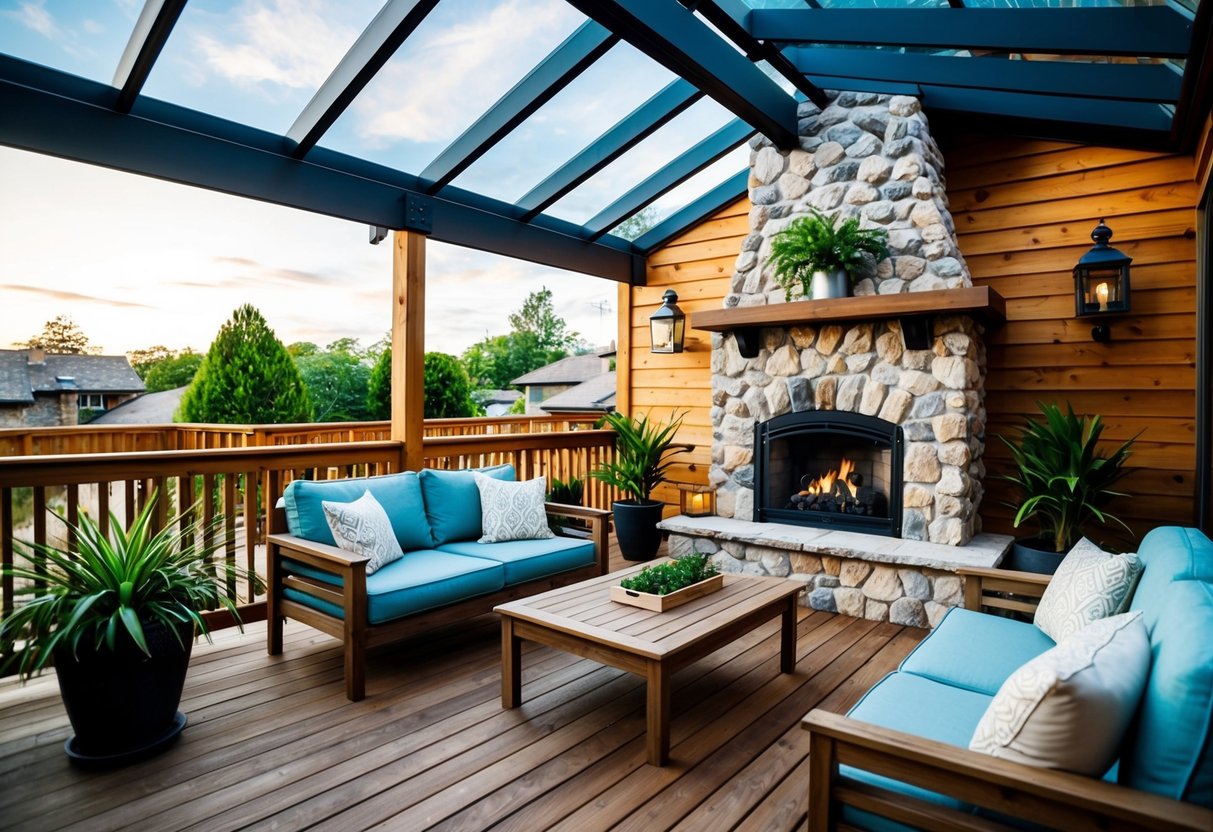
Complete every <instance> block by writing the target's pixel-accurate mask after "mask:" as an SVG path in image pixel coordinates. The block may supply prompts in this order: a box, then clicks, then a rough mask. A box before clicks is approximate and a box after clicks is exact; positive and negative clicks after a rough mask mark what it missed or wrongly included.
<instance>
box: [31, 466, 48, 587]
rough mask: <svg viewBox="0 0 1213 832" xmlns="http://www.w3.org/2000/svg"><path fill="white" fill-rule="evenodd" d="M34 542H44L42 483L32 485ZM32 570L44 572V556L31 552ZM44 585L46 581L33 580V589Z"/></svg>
mask: <svg viewBox="0 0 1213 832" xmlns="http://www.w3.org/2000/svg"><path fill="white" fill-rule="evenodd" d="M34 542H35V543H40V544H45V543H46V487H45V486H42V485H36V486H34ZM33 558H34V563H33V567H34V571H35V572H37V573H38V574H39V575H45V574H46V558H44V557H42V556H41V555H39V554H38V553H37V552H34V553H33ZM45 586H46V581H43V580H35V581H34V589H35V590H39V591H40V590H42V589H43V588H44V587H45Z"/></svg>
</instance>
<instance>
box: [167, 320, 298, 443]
mask: <svg viewBox="0 0 1213 832" xmlns="http://www.w3.org/2000/svg"><path fill="white" fill-rule="evenodd" d="M177 415H178V419H179V420H180V421H183V422H208V423H212V424H282V423H289V422H307V421H310V420H311V418H312V407H311V404H310V402H309V401H308V395H307V389H306V388H305V387H304V386H303V382H302V380H300V378H299V371H298V369H296V367H295V362H294V361H293V360H292V359H291V356H290V354H289V353H288V352H287V351H286V347H284V346H283V345H282V342H281V341H279V340H278V338H277V337H276V336H275V335H274V331H273V330H272V329H270V326H269V324H267V323H266V321H265V318H264V317H262V315H261V313H260V312H258V311H257V310H256V309H255V308H254V307H253V306H252V305H250V304H245V305H244V306H241V307H240V308H239V309H237V310H236V311H235V312H234V313H233V314H232V318H231V320H229V321H228V322H227V323H225V324H224V325H223V326H222V327H220V328H219V334H218V335H217V336H215V341H214V343H212V344H211V348H210V350H209V351H208V352H207V354H206V358H205V359H204V360H203V362H202V366H201V367H199V368H198V373H197V375H195V376H194V380H193V382H192V383H191V384H190V386H189V389H187V390H186V391H185V395H184V396H183V397H182V399H181V408H180V410H179V411H178V414H177Z"/></svg>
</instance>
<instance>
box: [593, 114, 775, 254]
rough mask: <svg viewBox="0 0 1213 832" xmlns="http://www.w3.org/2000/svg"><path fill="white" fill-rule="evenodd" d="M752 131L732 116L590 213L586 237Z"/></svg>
mask: <svg viewBox="0 0 1213 832" xmlns="http://www.w3.org/2000/svg"><path fill="white" fill-rule="evenodd" d="M754 133H755V130H754V128H753V127H751V126H750V125H749V124H746V123H745V122H744V121H742V120H741V119H733V120H732V121H730V122H729V123H728V124H726V125H725V126H724V127H721V128H720V129H719V130H717V131H716V132H715V133H713V134H712V135H710V136H708V137H707V138H705V139H703V140H701V141H700V142H699V143H698V144H696V145H695V146H694V147H692V148H691V149H690V150H688V151H687V152H686V153H684V154H682V155H681V156H679V157H678V158H677V159H675V160H674V161H672V162H670V163H669V164H668V165H666V166H665V167H663V168H662V169H661V170H659V171H657V172H656V173H654V174H653V175H652V176H650V177H649V178H648V179H646V180H644V181H643V182H641V183H640V184H639V185H637V186H635V187H634V188H632V190H630V191H628V192H627V193H625V194H624V195H623V196H621V197H619V199H617V200H615V201H614V202H612V203H611V204H610V205H608V206H607V207H606V208H603V209H602V210H601V211H599V212H598V213H597V214H596V215H594V216H593V217H592V218H591V219H590V220H589V222H587V223H586V224H585V226H584V228H585V237H586V239H587V240H597V239H598V238H599V237H601V236H602V235H603V234H605V233H607V232H608V231H610V230H611V229H612V228H614V227H615V226H617V225H619V223H621V222H623V221H624V220H626V219H627V218H628V217H630V216H632V215H633V214H635V213H636V212H637V211H639V210H640V209H642V208H644V206H646V205H648V204H649V203H650V202H652V201H653V200H655V199H657V197H659V196H661V195H662V194H664V193H665V192H666V191H669V190H670V189H672V188H676V187H677V186H678V185H679V184H681V183H682V182H685V181H686V180H687V179H689V178H690V177H692V176H694V175H695V174H696V173H699V171H701V170H703V169H704V168H706V167H707V166H708V165H710V164H712V162H715V161H716V160H717V159H719V158H720V157H721V156H723V155H725V154H726V153H728V152H729V151H730V150H732V149H733V148H735V147H737V145H739V144H741V143H742V142H744V141H745V140H746V139H748V138H750V136H753V135H754Z"/></svg>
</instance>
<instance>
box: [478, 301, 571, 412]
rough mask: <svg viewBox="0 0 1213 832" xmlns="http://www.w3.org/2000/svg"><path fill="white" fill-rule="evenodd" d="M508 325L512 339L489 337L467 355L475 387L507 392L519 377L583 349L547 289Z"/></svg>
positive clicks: (526, 305) (524, 307)
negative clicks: (559, 314)
mask: <svg viewBox="0 0 1213 832" xmlns="http://www.w3.org/2000/svg"><path fill="white" fill-rule="evenodd" d="M509 321H510V326H511V327H512V331H511V332H510V334H509V335H492V336H488V337H486V338H484V339H483V340H481V341H478V342H477V343H475V344H472V346H470V347H468V348H467V350H465V351H464V353H463V363H464V366H465V367H466V368H467V371H468V375H469V376H470V377H471V379H472V384H473V386H475V387H477V388H490V389H495V390H501V389H504V388H508V387H509V386H510V385H511V384H512V383H513V380H514V379H516V378H518V377H519V376H522V375H526V374H527V373H529V372H531V371H532V370H537V369H539V368H540V367H542V366H544V365H545V364H551V363H552V362H553V361H558V360H559V359H561V358H564V357H565V356H566V355H568V354H569V351H570V350H572V349H575V348H577V347H578V346H579V345H580V336H579V335H578V334H577V333H576V332H570V331H569V330H568V329H567V325H566V324H565V322H564V319H563V318H561V317H559V316H558V315H557V314H556V311H555V309H554V308H553V307H552V293H551V291H550V290H548V289H547V288H546V287H545V288H543V289H541V290H540V291H538V292H531V294H529V295H527V298H526V300H524V301H523V302H522V308H521V309H519V310H518V311H516V312H514V313H513V314H511V315H510V317H509Z"/></svg>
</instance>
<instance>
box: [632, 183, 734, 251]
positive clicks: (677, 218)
mask: <svg viewBox="0 0 1213 832" xmlns="http://www.w3.org/2000/svg"><path fill="white" fill-rule="evenodd" d="M749 179H750V171H749V169H748V168H747V169H745V170H741V171H738V172H737V173H735V174H733V175H732V176H730V177H729V178H728V179H726V180H725V181H724V182H721V183H720V184H719V185H717V186H716V187H715V188H713V189H712V190H710V191H708V192H707V193H706V194H704V195H703V196H701V197H699V198H698V199H696V200H695V201H694V202H692V203H690V204H689V205H686V206H684V207H682V208H679V209H678V210H677V211H675V212H674V213H673V214H671V215H670V216H668V217H667V218H665V219H664V220H662V221H661V222H659V223H657V225H655V226H653V227H652V228H650V229H649V230H648V231H646V232H644V233H643V234H641V235H640V236H639V237H637V238H636V239H635V240H633V241H632V242H633V243H634V244H635V246H636V248H638V249H640V250H641V252H643V253H644V254H645V256H648V254H649V252H651V251H652V250H653V249H655V248H658V247H659V246H663V245H665V244H666V243H667V242H669V241H670V240H672V239H673V238H674V237H677V236H678V235H679V234H681V233H682V232H683V231H685V230H687V229H688V228H691V227H692V226H694V225H697V224H698V223H700V222H701V221H703V220H705V219H707V218H708V217H710V216H711V215H712V214H715V213H716V212H717V211H719V210H720V209H721V208H724V207H725V206H726V205H729V204H730V203H732V202H734V201H735V200H738V199H740V198H741V197H743V196H745V194H746V184H747V183H748V182H749Z"/></svg>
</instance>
